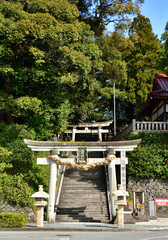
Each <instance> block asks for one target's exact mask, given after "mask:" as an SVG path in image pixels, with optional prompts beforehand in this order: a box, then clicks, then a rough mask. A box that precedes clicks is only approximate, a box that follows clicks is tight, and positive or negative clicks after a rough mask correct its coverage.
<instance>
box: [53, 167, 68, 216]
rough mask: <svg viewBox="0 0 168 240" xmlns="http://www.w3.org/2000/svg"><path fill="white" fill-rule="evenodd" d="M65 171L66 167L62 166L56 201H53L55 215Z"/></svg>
mask: <svg viewBox="0 0 168 240" xmlns="http://www.w3.org/2000/svg"><path fill="white" fill-rule="evenodd" d="M65 169H66V166H65V165H63V169H62V172H61V173H60V174H61V178H60V183H59V188H58V192H57V196H56V201H55V209H54V210H55V214H57V209H58V204H59V200H60V196H61V190H62V185H63V180H64V173H65Z"/></svg>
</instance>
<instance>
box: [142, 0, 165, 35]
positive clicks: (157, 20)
mask: <svg viewBox="0 0 168 240" xmlns="http://www.w3.org/2000/svg"><path fill="white" fill-rule="evenodd" d="M141 14H142V15H144V16H145V17H148V18H149V19H150V22H151V25H152V29H153V32H154V33H155V34H156V35H158V38H159V39H160V38H161V35H162V33H164V30H165V26H166V23H167V21H168V0H145V3H143V4H142V8H141Z"/></svg>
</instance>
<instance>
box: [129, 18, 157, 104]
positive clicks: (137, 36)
mask: <svg viewBox="0 0 168 240" xmlns="http://www.w3.org/2000/svg"><path fill="white" fill-rule="evenodd" d="M129 38H130V40H131V41H132V42H133V48H132V51H131V53H130V54H128V55H127V57H126V59H125V60H126V62H127V67H128V82H127V90H128V99H129V100H130V101H131V102H132V103H133V104H136V105H138V106H141V104H142V103H143V102H144V101H145V100H146V99H147V95H148V93H149V91H151V89H152V83H153V77H154V72H155V71H156V66H157V62H158V59H159V54H160V43H159V40H158V39H157V37H156V36H155V35H154V33H153V32H152V26H151V24H150V20H149V19H148V18H145V17H144V16H142V15H138V17H136V18H134V20H133V23H132V25H131V27H130V30H129Z"/></svg>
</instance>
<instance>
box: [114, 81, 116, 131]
mask: <svg viewBox="0 0 168 240" xmlns="http://www.w3.org/2000/svg"><path fill="white" fill-rule="evenodd" d="M113 89H114V136H115V135H116V108H115V82H113Z"/></svg>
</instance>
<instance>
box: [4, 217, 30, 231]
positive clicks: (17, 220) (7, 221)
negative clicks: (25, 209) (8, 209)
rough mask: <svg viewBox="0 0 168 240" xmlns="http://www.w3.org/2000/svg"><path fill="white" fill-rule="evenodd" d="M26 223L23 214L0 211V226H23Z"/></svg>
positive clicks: (26, 220)
mask: <svg viewBox="0 0 168 240" xmlns="http://www.w3.org/2000/svg"><path fill="white" fill-rule="evenodd" d="M27 223H28V218H27V216H26V215H25V214H20V213H0V227H1V228H13V227H24V226H26V225H27Z"/></svg>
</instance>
